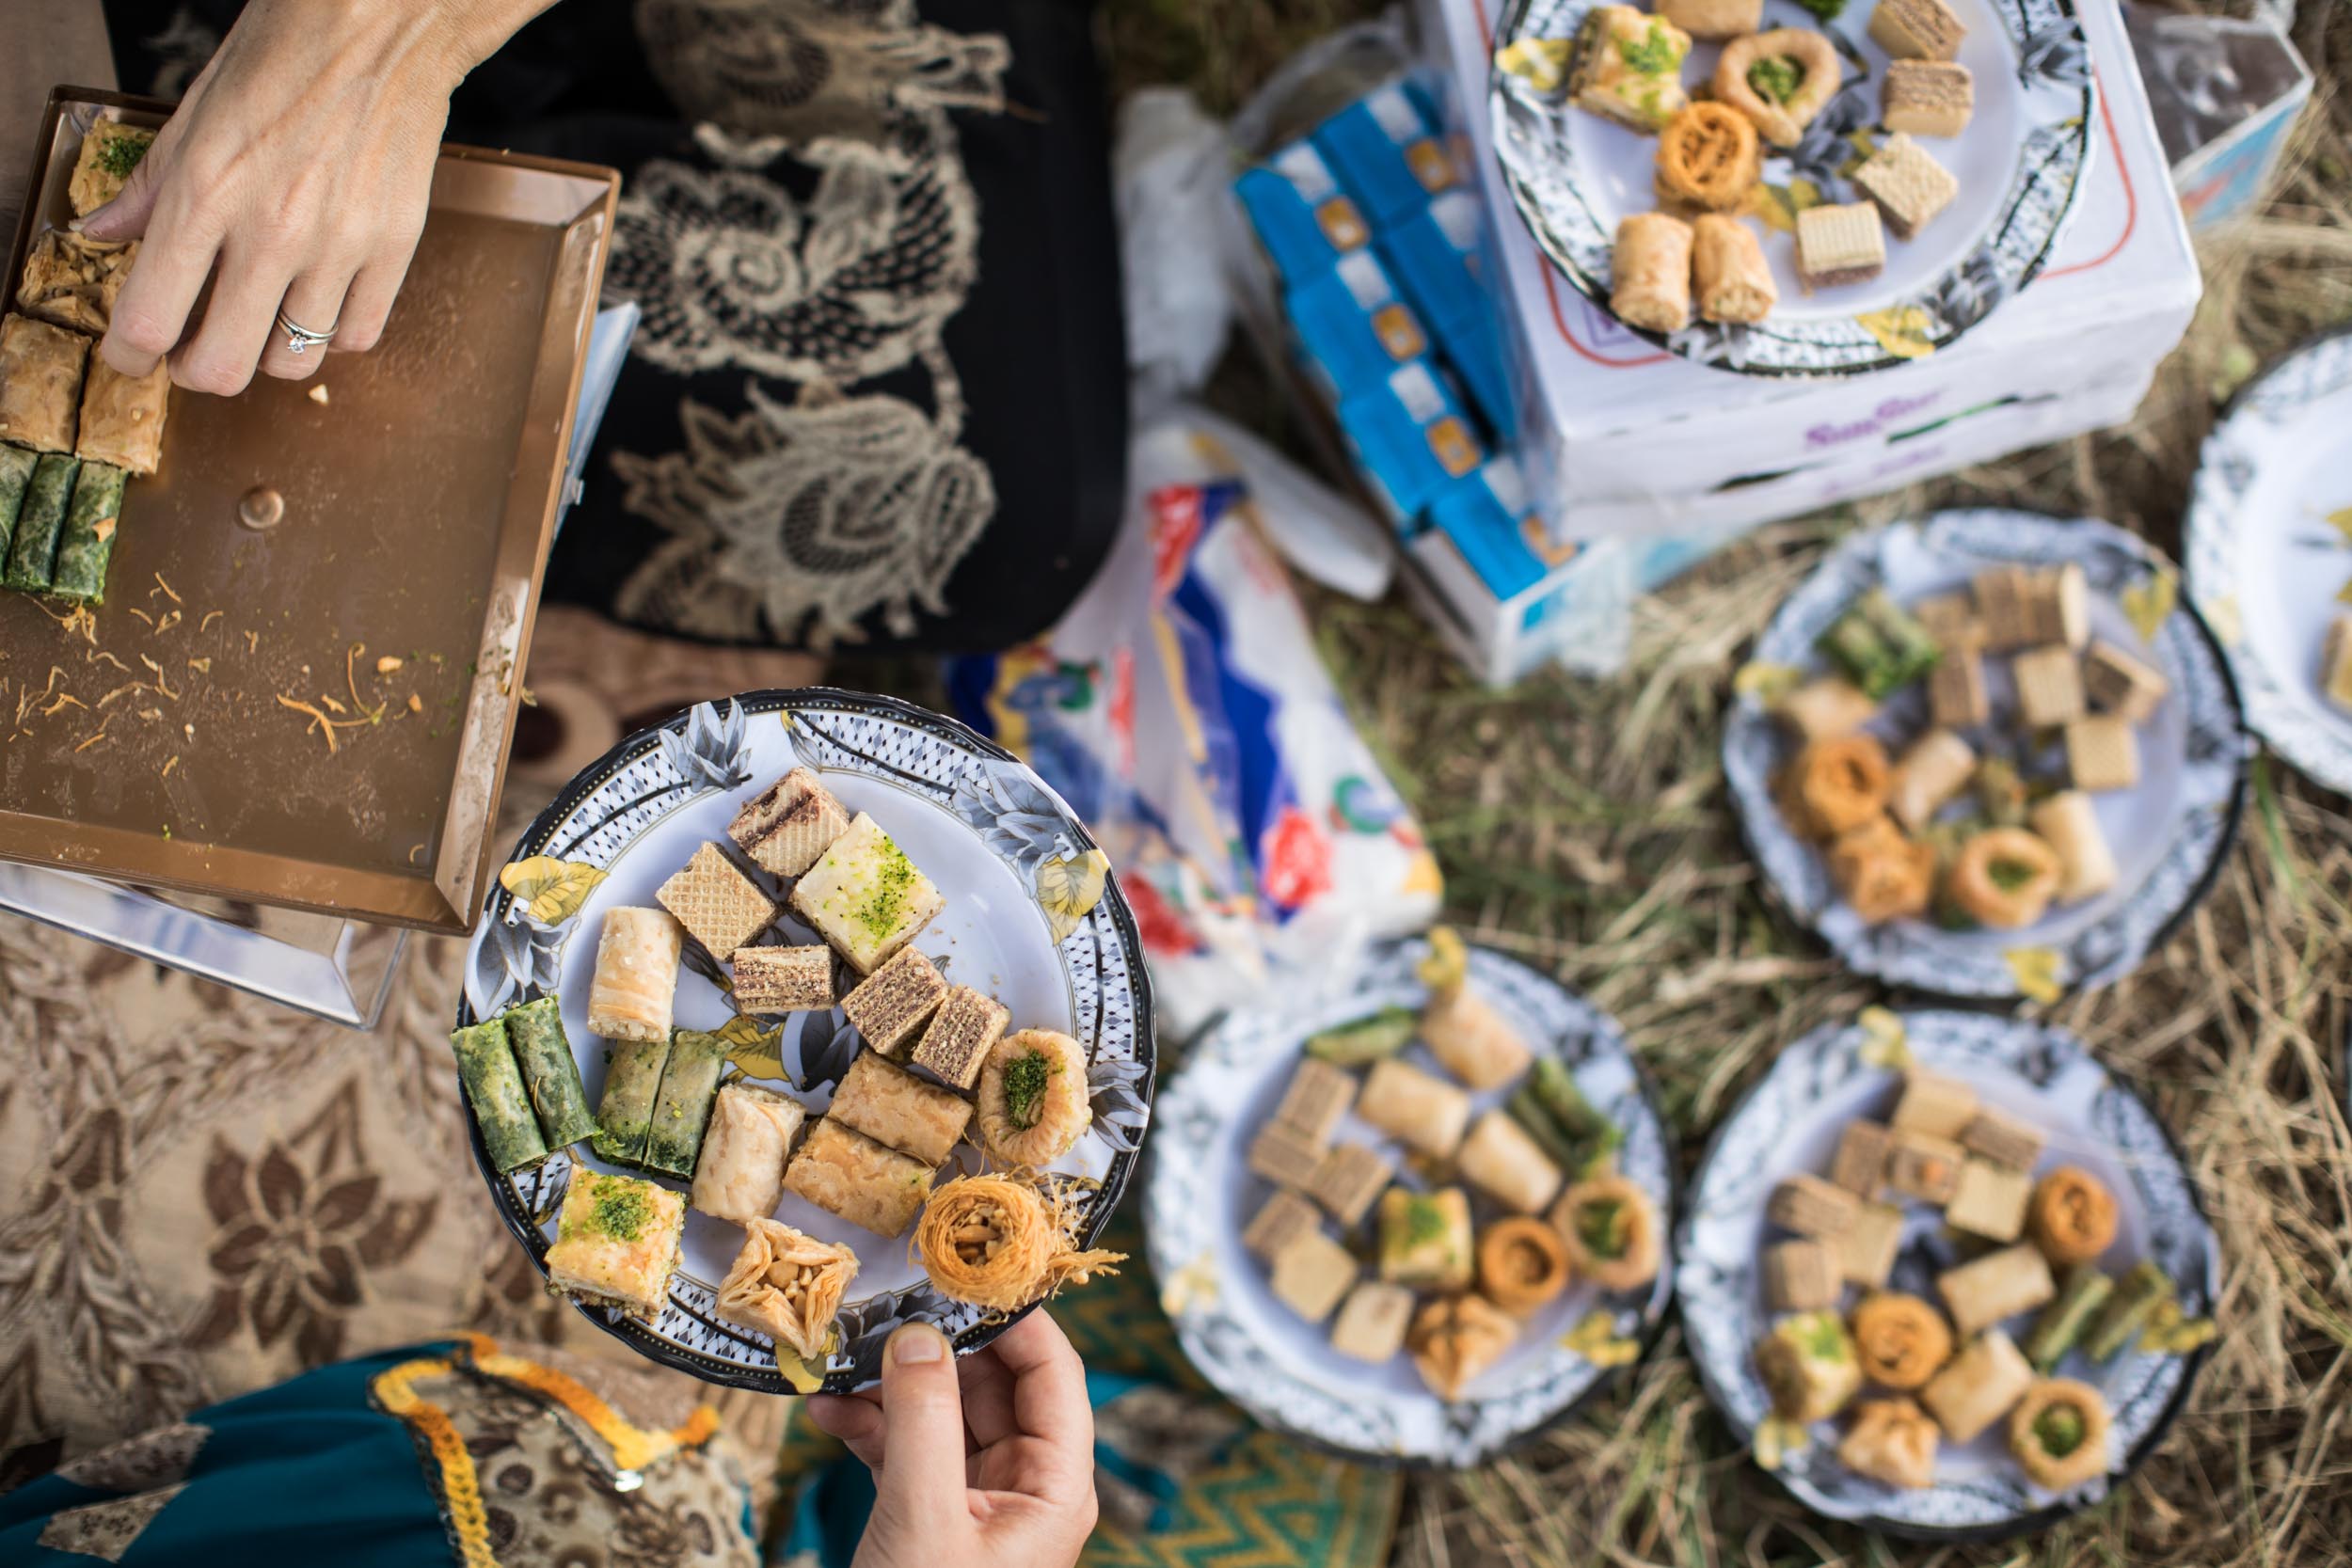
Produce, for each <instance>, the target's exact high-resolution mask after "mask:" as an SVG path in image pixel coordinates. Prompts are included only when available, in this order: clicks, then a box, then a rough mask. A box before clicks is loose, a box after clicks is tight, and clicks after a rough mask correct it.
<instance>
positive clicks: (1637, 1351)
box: [1560, 1307, 1642, 1367]
mask: <svg viewBox="0 0 2352 1568" xmlns="http://www.w3.org/2000/svg"><path fill="white" fill-rule="evenodd" d="M1560 1344H1561V1347H1562V1348H1563V1349H1565V1350H1572V1351H1574V1352H1576V1354H1579V1355H1581V1356H1582V1357H1583V1358H1584V1359H1585V1360H1587V1361H1590V1362H1591V1363H1592V1364H1593V1365H1594V1366H1596V1367H1629V1366H1631V1365H1632V1364H1633V1363H1634V1362H1636V1361H1639V1360H1640V1359H1641V1358H1642V1347H1641V1346H1640V1345H1637V1344H1635V1343H1634V1342H1633V1341H1632V1340H1630V1339H1621V1338H1618V1337H1617V1320H1616V1318H1615V1317H1614V1316H1613V1315H1612V1314H1611V1313H1610V1312H1608V1311H1607V1310H1606V1309H1604V1308H1599V1307H1596V1308H1595V1309H1594V1310H1592V1311H1590V1312H1587V1313H1585V1314H1584V1316H1583V1317H1581V1318H1580V1319H1578V1320H1577V1324H1576V1326H1575V1327H1574V1328H1571V1329H1569V1330H1568V1331H1567V1333H1565V1334H1564V1335H1562V1336H1561V1337H1560Z"/></svg>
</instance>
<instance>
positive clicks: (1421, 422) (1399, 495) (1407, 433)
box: [1340, 359, 1486, 531]
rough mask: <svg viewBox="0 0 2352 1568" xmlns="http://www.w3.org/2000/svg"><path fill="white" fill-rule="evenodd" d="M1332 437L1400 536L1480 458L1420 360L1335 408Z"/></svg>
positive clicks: (1434, 373)
mask: <svg viewBox="0 0 2352 1568" xmlns="http://www.w3.org/2000/svg"><path fill="white" fill-rule="evenodd" d="M1340 431H1341V434H1342V435H1343V436H1346V437H1347V444H1348V447H1349V449H1350V451H1352V452H1353V453H1354V455H1355V458H1356V461H1357V464H1358V466H1359V468H1360V469H1361V471H1362V473H1363V475H1364V477H1365V479H1366V480H1367V481H1368V482H1369V483H1371V485H1372V488H1373V491H1374V494H1375V498H1376V499H1378V500H1379V501H1380V503H1381V506H1382V509H1383V510H1384V511H1386V512H1387V513H1388V515H1389V521H1390V522H1391V523H1392V524H1394V525H1396V527H1397V528H1399V529H1400V530H1405V531H1411V530H1412V529H1413V528H1414V527H1416V526H1417V525H1418V524H1419V523H1420V521H1421V520H1422V513H1423V512H1424V511H1425V510H1426V509H1427V507H1428V506H1429V504H1430V503H1431V502H1432V501H1434V500H1436V499H1438V496H1439V495H1440V494H1442V493H1443V492H1444V490H1445V489H1446V487H1447V486H1448V485H1449V484H1451V483H1454V481H1455V480H1458V479H1461V478H1463V477H1465V476H1466V475H1468V474H1469V473H1470V470H1472V469H1473V468H1476V467H1478V466H1479V465H1480V464H1481V463H1483V462H1485V461H1486V451H1485V450H1484V449H1483V448H1482V447H1481V446H1480V445H1479V440H1478V435H1477V432H1476V431H1475V429H1473V428H1472V426H1471V424H1470V416H1469V415H1468V414H1467V413H1465V412H1464V411H1463V408H1462V404H1461V403H1460V401H1459V400H1458V399H1456V398H1455V397H1454V392H1453V390H1452V389H1451V388H1448V387H1447V386H1446V384H1445V379H1444V377H1443V376H1442V375H1441V374H1440V373H1439V372H1438V369H1437V367H1436V366H1435V365H1433V364H1431V363H1430V362H1429V361H1428V360H1426V359H1416V360H1415V361H1413V363H1411V364H1409V365H1400V366H1398V367H1397V368H1396V369H1395V370H1394V371H1391V372H1390V373H1389V374H1388V375H1387V376H1386V377H1385V378H1383V379H1382V381H1381V382H1380V384H1379V385H1377V386H1375V387H1373V388H1369V389H1367V390H1365V391H1362V392H1359V393H1357V394H1356V395H1355V396H1354V397H1352V398H1349V399H1348V400H1347V401H1346V402H1344V403H1343V404H1340Z"/></svg>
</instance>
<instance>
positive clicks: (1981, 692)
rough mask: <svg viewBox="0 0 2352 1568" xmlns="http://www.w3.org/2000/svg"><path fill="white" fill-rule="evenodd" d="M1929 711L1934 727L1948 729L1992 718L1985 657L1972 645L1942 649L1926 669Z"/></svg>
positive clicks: (1961, 727)
mask: <svg viewBox="0 0 2352 1568" xmlns="http://www.w3.org/2000/svg"><path fill="white" fill-rule="evenodd" d="M1928 711H1929V713H1930V714H1931V716H1932V717H1933V718H1934V720H1935V723H1936V727H1937V728H1939V729H1947V730H1964V729H1970V728H1973V727H1974V726H1976V725H1978V724H1981V723H1983V722H1985V721H1987V720H1989V719H1991V718H1992V717H1993V702H1992V698H1991V697H1990V696H1989V695H1988V694H1987V692H1986V691H1985V687H1984V660H1983V659H1982V658H1981V657H1979V656H1978V654H1977V651H1976V650H1975V649H1974V648H1970V647H1965V646H1957V647H1955V646H1949V645H1947V647H1946V648H1945V650H1944V657H1943V658H1942V659H1940V660H1939V661H1938V662H1937V664H1936V666H1935V668H1934V669H1932V670H1931V671H1929V672H1928Z"/></svg>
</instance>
